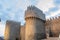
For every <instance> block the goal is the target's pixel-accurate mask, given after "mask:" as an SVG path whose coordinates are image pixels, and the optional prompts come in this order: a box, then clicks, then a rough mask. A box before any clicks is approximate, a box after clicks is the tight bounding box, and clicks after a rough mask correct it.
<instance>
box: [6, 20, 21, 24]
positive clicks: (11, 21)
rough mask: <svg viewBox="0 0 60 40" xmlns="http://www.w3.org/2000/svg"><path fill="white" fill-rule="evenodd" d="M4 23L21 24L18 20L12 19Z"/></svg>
mask: <svg viewBox="0 0 60 40" xmlns="http://www.w3.org/2000/svg"><path fill="white" fill-rule="evenodd" d="M6 23H18V24H21V23H20V22H17V21H13V20H7V21H6Z"/></svg>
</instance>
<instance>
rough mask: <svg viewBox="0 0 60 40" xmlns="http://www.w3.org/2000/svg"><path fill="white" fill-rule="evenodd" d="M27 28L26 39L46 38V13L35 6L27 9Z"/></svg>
mask: <svg viewBox="0 0 60 40" xmlns="http://www.w3.org/2000/svg"><path fill="white" fill-rule="evenodd" d="M25 20H26V29H25V40H40V39H44V38H46V34H45V15H44V14H43V12H42V11H41V10H39V9H38V8H36V7H35V6H30V7H28V8H27V10H26V11H25Z"/></svg>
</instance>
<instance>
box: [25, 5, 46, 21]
mask: <svg viewBox="0 0 60 40" xmlns="http://www.w3.org/2000/svg"><path fill="white" fill-rule="evenodd" d="M27 17H36V18H39V19H42V20H44V21H45V14H43V11H41V10H40V9H38V8H37V7H35V6H29V7H28V8H27V10H26V11H25V18H27Z"/></svg>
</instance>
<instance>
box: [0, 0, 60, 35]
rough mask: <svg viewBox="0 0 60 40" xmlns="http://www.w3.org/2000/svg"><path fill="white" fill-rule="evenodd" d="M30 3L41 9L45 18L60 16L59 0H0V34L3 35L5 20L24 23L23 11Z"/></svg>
mask: <svg viewBox="0 0 60 40" xmlns="http://www.w3.org/2000/svg"><path fill="white" fill-rule="evenodd" d="M30 5H34V6H36V7H37V8H39V9H41V10H42V11H43V13H44V14H45V15H46V19H49V18H52V17H57V16H60V0H0V18H1V22H0V36H4V30H5V26H6V25H5V24H6V20H14V21H18V22H21V25H23V24H24V23H25V21H24V13H25V10H26V9H27V7H28V6H30Z"/></svg>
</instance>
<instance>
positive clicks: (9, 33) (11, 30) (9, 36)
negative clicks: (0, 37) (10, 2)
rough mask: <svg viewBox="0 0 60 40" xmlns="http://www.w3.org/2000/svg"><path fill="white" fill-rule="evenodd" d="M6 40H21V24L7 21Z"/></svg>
mask: <svg viewBox="0 0 60 40" xmlns="http://www.w3.org/2000/svg"><path fill="white" fill-rule="evenodd" d="M4 36H5V38H4V39H5V40H18V39H19V40H20V23H19V22H14V21H9V20H8V21H7V22H6V28H5V35H4Z"/></svg>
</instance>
